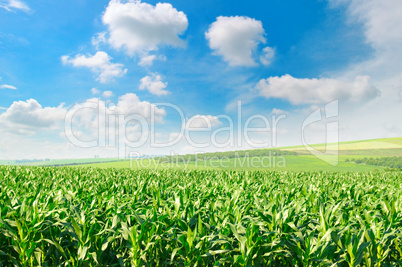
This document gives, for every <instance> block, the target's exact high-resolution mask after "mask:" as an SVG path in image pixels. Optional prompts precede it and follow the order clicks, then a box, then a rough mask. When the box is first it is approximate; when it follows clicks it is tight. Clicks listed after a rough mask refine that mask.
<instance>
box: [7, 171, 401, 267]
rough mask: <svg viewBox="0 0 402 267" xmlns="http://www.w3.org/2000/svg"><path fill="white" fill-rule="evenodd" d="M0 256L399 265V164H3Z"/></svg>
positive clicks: (89, 261) (107, 262)
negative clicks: (342, 167) (375, 167)
mask: <svg viewBox="0 0 402 267" xmlns="http://www.w3.org/2000/svg"><path fill="white" fill-rule="evenodd" d="M0 209H1V214H0V215H1V216H0V266H401V265H402V175H401V174H400V173H398V172H389V173H385V172H382V173H358V172H355V173H343V174H342V173H330V172H276V171H253V172H247V171H198V170H194V171H183V170H129V169H121V170H116V169H92V168H82V169H80V168H68V167H65V168H54V167H53V168H51V167H5V166H3V167H0Z"/></svg>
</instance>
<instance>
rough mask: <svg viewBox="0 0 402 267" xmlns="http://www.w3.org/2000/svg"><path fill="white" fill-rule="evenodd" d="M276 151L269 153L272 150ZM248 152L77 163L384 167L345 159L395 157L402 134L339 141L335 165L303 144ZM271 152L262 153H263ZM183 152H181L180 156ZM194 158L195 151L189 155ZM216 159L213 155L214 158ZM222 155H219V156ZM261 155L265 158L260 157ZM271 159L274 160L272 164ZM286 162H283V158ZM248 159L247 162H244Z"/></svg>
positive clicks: (313, 168)
mask: <svg viewBox="0 0 402 267" xmlns="http://www.w3.org/2000/svg"><path fill="white" fill-rule="evenodd" d="M312 147H314V149H317V150H319V151H325V149H324V148H325V146H324V145H323V144H317V145H313V146H312ZM333 148H334V145H331V144H330V145H329V146H328V149H329V150H331V149H333ZM271 151H272V152H273V153H270V152H271ZM278 151H279V152H280V151H287V152H296V153H297V155H282V156H278V157H275V156H272V155H273V154H275V153H277V152H278ZM240 152H241V153H242V154H245V153H247V154H248V155H249V156H248V157H240V158H234V157H233V154H234V153H235V152H223V153H222V152H220V153H206V154H199V155H197V158H203V157H204V158H206V159H207V160H199V161H194V160H188V159H187V157H186V156H183V157H184V162H179V163H176V161H173V162H172V163H170V164H162V163H161V162H159V161H158V160H152V159H151V160H150V159H146V160H144V159H141V160H133V161H131V162H130V161H129V160H126V161H119V162H107V163H94V164H85V165H78V166H80V167H100V168H117V169H121V168H133V169H141V168H145V169H166V168H172V169H190V170H192V169H209V170H218V169H223V170H240V169H243V170H244V169H246V170H286V171H340V172H350V171H364V172H366V171H376V170H383V169H384V167H380V166H371V165H366V164H356V163H354V162H346V160H350V159H351V158H354V159H360V158H361V159H363V158H366V157H392V156H399V157H400V156H402V138H388V139H373V140H364V141H351V142H342V143H340V144H339V162H338V165H336V166H332V165H330V164H328V163H326V162H324V161H322V160H320V159H318V158H316V157H315V156H313V155H311V154H310V152H308V151H307V150H306V149H305V147H304V146H294V147H282V148H275V149H258V150H247V151H239V153H240ZM264 153H265V154H266V155H268V156H260V155H262V154H264ZM180 157H182V156H178V158H180ZM189 157H190V158H192V159H193V158H194V155H189ZM214 157H215V159H211V158H214ZM216 158H220V159H216ZM258 158H260V159H262V158H265V159H264V160H260V161H259V160H258ZM269 160H271V164H269V162H268V161H269ZM283 161H284V163H283V164H282V162H283ZM244 162H245V163H244Z"/></svg>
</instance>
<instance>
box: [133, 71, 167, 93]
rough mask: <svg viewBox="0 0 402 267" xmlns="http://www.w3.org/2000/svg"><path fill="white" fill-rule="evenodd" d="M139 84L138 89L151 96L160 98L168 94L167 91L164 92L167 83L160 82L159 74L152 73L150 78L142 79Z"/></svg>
mask: <svg viewBox="0 0 402 267" xmlns="http://www.w3.org/2000/svg"><path fill="white" fill-rule="evenodd" d="M140 82H141V84H140V89H141V90H145V89H146V90H148V91H149V92H150V93H151V94H153V95H157V96H162V95H168V94H170V92H169V91H167V90H165V88H166V87H167V82H162V77H161V75H159V74H156V73H152V74H151V76H145V77H144V78H142V79H141V81H140Z"/></svg>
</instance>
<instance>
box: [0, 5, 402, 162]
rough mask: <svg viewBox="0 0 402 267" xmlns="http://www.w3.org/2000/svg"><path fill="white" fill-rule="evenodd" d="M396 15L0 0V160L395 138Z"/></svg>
mask: <svg viewBox="0 0 402 267" xmlns="http://www.w3.org/2000/svg"><path fill="white" fill-rule="evenodd" d="M401 14H402V2H401V1H400V0H385V1H378V0H328V1H324V0H317V1H298V0H289V1H280V0H271V1H256V0H250V1H248V2H247V3H245V2H243V1H237V0H235V1H233V0H232V1H227V0H222V1H211V0H205V1H185V0H172V1H166V2H158V1H134V0H131V1H130V0H129V1H118V0H112V1H99V0H98V1H95V0H88V1H86V0H71V1H50V2H49V1H44V0H33V1H21V0H0V159H16V158H73V157H93V156H94V155H99V156H100V157H117V156H119V155H120V156H121V155H125V154H127V153H128V152H129V151H134V152H136V153H137V152H138V154H169V153H171V152H172V151H173V152H175V153H192V152H203V151H222V150H234V149H245V148H253V147H269V146H285V145H294V144H302V143H303V141H305V142H308V143H319V142H325V141H327V140H329V139H328V138H327V137H328V136H329V135H330V136H331V138H332V139H331V140H330V141H333V140H335V139H333V138H334V137H335V138H337V139H339V140H341V141H343V140H357V139H370V138H379V137H398V136H399V137H400V136H402V116H401V114H402V64H401V63H400V62H401V61H402V31H401V29H402V16H401ZM334 101H335V102H334ZM331 103H332V104H331ZM240 104H241V108H240V107H239V105H240ZM328 104H329V105H328ZM335 104H336V107H335ZM326 105H327V110H325V111H326V113H325V112H322V113H321V115H322V116H319V115H320V112H318V116H319V117H318V118H315V117H314V116H313V115H312V114H315V115H317V113H314V111H316V110H320V108H324V107H325V106H326ZM334 107H335V109H334V110H328V108H332V109H333V108H334ZM72 112H73V113H72ZM329 114H332V115H331V116H332V117H331V118H328V120H325V116H326V117H329ZM130 116H134V117H133V118H134V120H133V121H131V122H130V123H127V121H124V119H125V118H126V119H127V118H129V117H130ZM135 116H138V117H135ZM139 117H140V118H141V119H143V120H142V121H141V119H139V120H138V118H139ZM313 117H314V118H313ZM136 118H137V120H136ZM264 118H265V119H264ZM275 120H276V127H274V125H275ZM308 120H312V122H314V123H311V124H308V125H307V126H306V121H308ZM123 121H124V126H125V127H124V129H123V128H120V131H118V129H119V125H120V126H121V124H122V123H123ZM334 121H335V122H337V127H336V128H333V127H332V126H333V125H332V126H331V127H332V128H331V129H329V128H330V127H326V125H328V124H327V123H328V122H334ZM267 124H269V127H268V129H265V130H261V131H260V132H258V131H254V132H252V131H251V133H249V134H248V135H247V136H245V132H244V128H247V127H259V128H262V127H263V126H264V125H265V126H266V125H267ZM116 125H117V126H116ZM151 125H152V127H151ZM201 128H202V129H203V130H202V129H201ZM331 131H333V132H331ZM123 132H124V133H123ZM335 132H336V134H335V135H334V133H335ZM180 133H183V134H184V135H185V136H187V138H185V137H183V138H181V139H180V140H179V139H177V142H174V140H176V138H177V136H180ZM302 133H304V135H303V134H302ZM123 135H124V137H123ZM302 137H303V139H302ZM211 140H212V141H211ZM248 140H249V141H250V140H251V141H250V142H249V141H248ZM193 141H194V142H193ZM169 142H172V144H170V145H165V146H163V145H162V144H167V143H169ZM122 143H123V144H122ZM140 143H141V144H140ZM201 143H202V144H201ZM127 144H135V145H134V147H133V148H132V149H125V148H123V147H125V145H127ZM122 150H124V152H122Z"/></svg>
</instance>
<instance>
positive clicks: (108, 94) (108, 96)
mask: <svg viewBox="0 0 402 267" xmlns="http://www.w3.org/2000/svg"><path fill="white" fill-rule="evenodd" d="M102 95H103V96H104V97H106V98H110V97H112V96H113V92H112V91H105V92H103V94H102Z"/></svg>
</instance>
